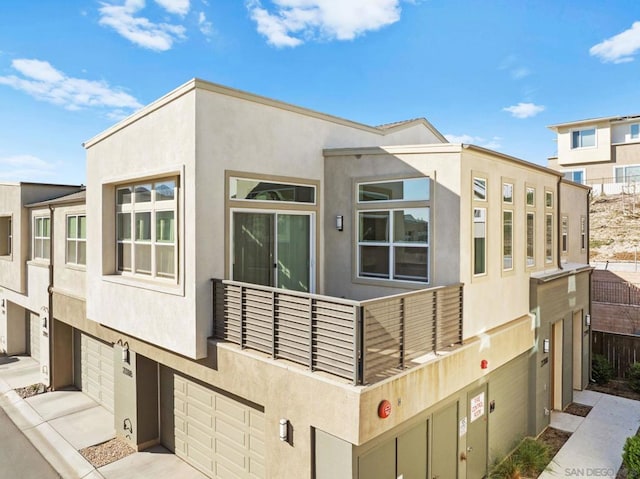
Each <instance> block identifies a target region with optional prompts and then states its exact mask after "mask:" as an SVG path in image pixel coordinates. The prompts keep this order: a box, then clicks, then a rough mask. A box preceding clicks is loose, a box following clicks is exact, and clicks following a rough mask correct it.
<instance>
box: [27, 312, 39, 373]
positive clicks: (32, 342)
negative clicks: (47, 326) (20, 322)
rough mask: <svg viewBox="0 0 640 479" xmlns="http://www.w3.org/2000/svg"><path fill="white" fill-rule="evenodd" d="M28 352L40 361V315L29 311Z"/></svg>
mask: <svg viewBox="0 0 640 479" xmlns="http://www.w3.org/2000/svg"><path fill="white" fill-rule="evenodd" d="M29 354H30V355H31V357H32V358H33V359H35V360H36V361H38V362H39V361H40V316H38V315H37V314H34V313H29Z"/></svg>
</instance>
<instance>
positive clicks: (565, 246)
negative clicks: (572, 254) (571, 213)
mask: <svg viewBox="0 0 640 479" xmlns="http://www.w3.org/2000/svg"><path fill="white" fill-rule="evenodd" d="M568 251H569V218H568V217H566V216H563V217H562V253H564V254H566V253H567V252H568Z"/></svg>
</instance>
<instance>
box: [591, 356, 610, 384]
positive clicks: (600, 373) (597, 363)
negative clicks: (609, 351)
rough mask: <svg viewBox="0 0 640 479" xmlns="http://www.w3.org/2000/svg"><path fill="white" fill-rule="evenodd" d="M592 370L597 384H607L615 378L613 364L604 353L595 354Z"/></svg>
mask: <svg viewBox="0 0 640 479" xmlns="http://www.w3.org/2000/svg"><path fill="white" fill-rule="evenodd" d="M591 371H592V374H593V379H594V381H595V382H596V383H597V384H607V383H608V382H609V380H610V379H611V378H613V366H611V363H610V362H609V360H608V359H607V358H605V357H604V356H603V355H602V354H594V356H593V359H592V361H591Z"/></svg>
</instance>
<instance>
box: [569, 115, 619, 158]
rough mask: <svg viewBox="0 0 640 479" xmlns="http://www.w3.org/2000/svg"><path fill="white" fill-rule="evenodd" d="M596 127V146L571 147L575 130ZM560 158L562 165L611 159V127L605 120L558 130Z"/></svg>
mask: <svg viewBox="0 0 640 479" xmlns="http://www.w3.org/2000/svg"><path fill="white" fill-rule="evenodd" d="M592 127H595V128H596V146H594V147H587V148H575V149H574V148H571V134H572V131H575V130H583V129H588V128H592ZM558 160H559V164H560V166H562V167H567V166H571V165H575V164H579V163H597V162H603V161H610V160H611V127H610V124H609V122H607V121H604V122H600V123H594V124H585V125H581V126H575V127H571V128H567V127H565V128H560V129H559V130H558Z"/></svg>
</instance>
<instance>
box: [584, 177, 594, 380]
mask: <svg viewBox="0 0 640 479" xmlns="http://www.w3.org/2000/svg"><path fill="white" fill-rule="evenodd" d="M590 228H591V190H589V193H588V194H587V231H585V234H586V238H585V242H586V244H585V247H586V250H587V264H588V265H589V266H591V252H590V247H589V246H590V245H589V243H590V242H591V238H590V236H591V233H590V232H591V229H590ZM592 276H593V269H591V270H590V271H589V315H590V316H591V311H593V309H592V307H593V305H592V296H591V281H592ZM591 319H592V320H593V318H591ZM591 331H592V330H591V321H589V382H590V383H594V382H595V380H594V379H593V368H592V367H591V365H592V364H593V337H592V336H591Z"/></svg>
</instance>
